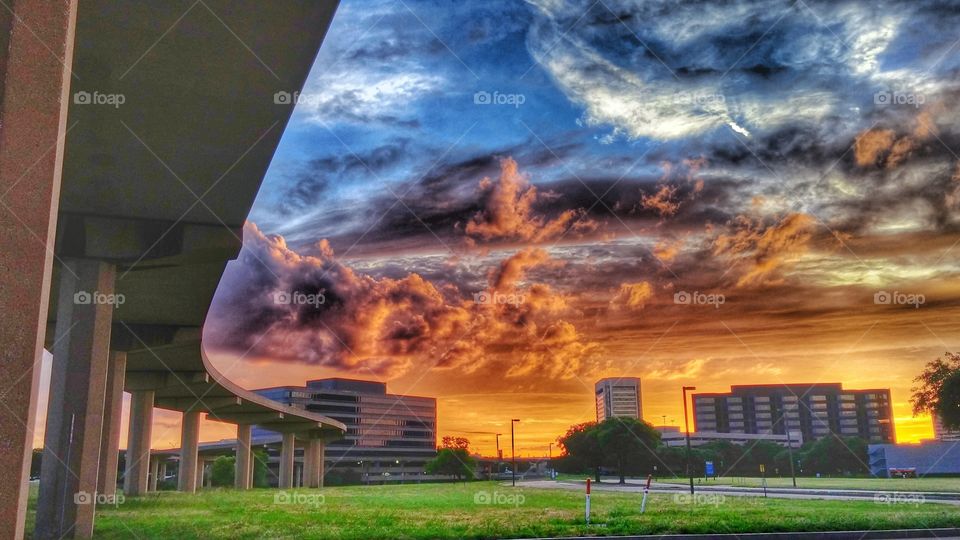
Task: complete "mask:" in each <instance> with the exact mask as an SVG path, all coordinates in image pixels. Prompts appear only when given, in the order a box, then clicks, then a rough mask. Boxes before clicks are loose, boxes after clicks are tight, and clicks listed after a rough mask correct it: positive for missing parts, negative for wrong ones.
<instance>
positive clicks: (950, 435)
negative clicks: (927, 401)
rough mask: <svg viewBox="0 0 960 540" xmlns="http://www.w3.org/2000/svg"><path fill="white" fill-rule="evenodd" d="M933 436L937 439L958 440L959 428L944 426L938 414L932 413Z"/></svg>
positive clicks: (959, 438)
mask: <svg viewBox="0 0 960 540" xmlns="http://www.w3.org/2000/svg"><path fill="white" fill-rule="evenodd" d="M933 438H934V439H937V440H938V441H960V429H949V428H946V427H944V425H943V420H941V419H940V415H939V414H934V415H933Z"/></svg>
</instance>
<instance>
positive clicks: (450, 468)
mask: <svg viewBox="0 0 960 540" xmlns="http://www.w3.org/2000/svg"><path fill="white" fill-rule="evenodd" d="M442 444H443V446H441V447H440V448H438V449H437V457H435V458H433V459H431V460H430V461H428V462H427V465H426V471H427V474H441V475H446V476H452V477H454V479H455V480H457V481H458V482H459V481H460V480H461V479H463V480H472V479H473V470H474V468H475V466H476V461H475V460H474V459H473V458H472V457H471V456H470V450H469V447H470V441H469V440H467V439H466V438H464V437H444V438H443V443H442Z"/></svg>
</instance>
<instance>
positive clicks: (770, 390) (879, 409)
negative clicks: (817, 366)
mask: <svg viewBox="0 0 960 540" xmlns="http://www.w3.org/2000/svg"><path fill="white" fill-rule="evenodd" d="M693 414H694V425H695V428H694V429H695V430H696V431H707V432H719V433H755V434H762V433H774V434H786V433H787V431H786V430H787V429H789V430H790V434H791V435H793V434H794V433H797V434H799V436H801V437H802V439H803V440H804V441H812V440H816V439H820V438H823V437H826V436H829V435H830V434H836V435H838V436H840V437H861V438H863V439H866V440H867V441H869V442H874V443H891V442H893V439H894V433H893V409H892V405H891V401H890V390H889V389H871V390H844V389H843V386H842V385H841V384H840V383H815V384H771V385H734V386H731V387H730V392H728V393H709V394H705V393H700V394H694V395H693Z"/></svg>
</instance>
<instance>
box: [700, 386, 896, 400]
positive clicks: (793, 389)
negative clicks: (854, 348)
mask: <svg viewBox="0 0 960 540" xmlns="http://www.w3.org/2000/svg"><path fill="white" fill-rule="evenodd" d="M814 389H817V390H822V391H830V392H853V393H867V392H879V393H889V392H890V389H889V388H843V383H839V382H828V383H823V382H815V383H775V384H735V385H731V386H730V390H729V391H728V392H697V393H694V394H693V396H694V397H695V398H696V397H723V396H729V395H730V394H742V393H750V392H752V391H764V390H771V391H783V390H786V391H788V392H790V393H792V394H795V395H797V396H802V395H804V394H808V393H809V392H810V391H812V390H814Z"/></svg>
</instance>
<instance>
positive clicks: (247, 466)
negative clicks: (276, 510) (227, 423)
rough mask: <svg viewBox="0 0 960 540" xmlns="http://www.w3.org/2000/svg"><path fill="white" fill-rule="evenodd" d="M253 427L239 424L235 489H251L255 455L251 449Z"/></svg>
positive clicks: (235, 463)
mask: <svg viewBox="0 0 960 540" xmlns="http://www.w3.org/2000/svg"><path fill="white" fill-rule="evenodd" d="M252 428H253V426H252V425H250V424H237V456H236V461H235V462H234V466H235V467H236V469H235V473H234V477H233V479H234V482H233V484H234V487H236V488H237V489H250V488H251V487H252V480H253V478H252V477H253V453H252V451H251V449H250V439H251V435H252Z"/></svg>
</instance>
